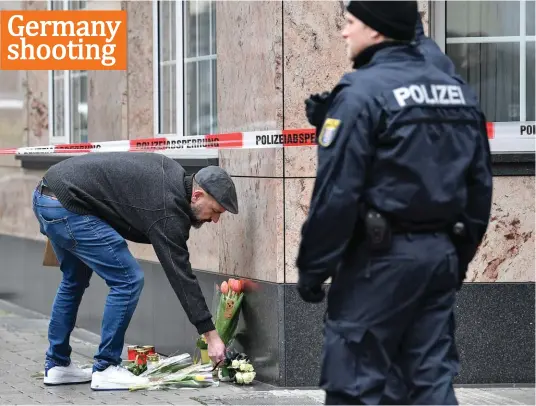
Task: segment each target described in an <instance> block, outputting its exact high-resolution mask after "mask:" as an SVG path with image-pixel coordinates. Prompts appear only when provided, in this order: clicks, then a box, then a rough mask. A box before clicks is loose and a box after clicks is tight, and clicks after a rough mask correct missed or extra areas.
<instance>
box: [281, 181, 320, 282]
mask: <svg viewBox="0 0 536 406" xmlns="http://www.w3.org/2000/svg"><path fill="white" fill-rule="evenodd" d="M314 182H315V179H314V178H297V179H285V282H286V283H296V282H297V281H298V271H297V269H296V256H297V255H298V248H299V245H300V241H301V228H302V225H303V222H304V221H305V219H306V218H307V213H308V212H309V205H310V202H311V194H312V192H313V187H314ZM327 238H328V237H327Z"/></svg>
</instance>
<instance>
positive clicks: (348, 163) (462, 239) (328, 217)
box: [297, 1, 492, 404]
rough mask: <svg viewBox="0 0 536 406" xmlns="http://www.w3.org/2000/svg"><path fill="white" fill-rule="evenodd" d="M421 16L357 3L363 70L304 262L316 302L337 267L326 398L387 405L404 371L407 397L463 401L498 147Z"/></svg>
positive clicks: (331, 153) (348, 78) (352, 48)
mask: <svg viewBox="0 0 536 406" xmlns="http://www.w3.org/2000/svg"><path fill="white" fill-rule="evenodd" d="M416 15H417V3H416V2H414V1H411V2H407V1H405V2H401V1H394V2H371V1H366V2H356V1H351V2H350V3H349V4H348V5H347V13H346V20H347V21H346V25H345V27H344V30H343V37H344V38H345V40H346V43H347V50H348V56H349V57H350V58H351V59H352V61H353V62H354V71H352V72H351V73H348V74H346V75H344V76H343V78H342V79H341V80H340V82H339V84H338V85H337V86H336V87H335V89H334V90H333V91H332V92H331V94H330V96H329V103H328V104H327V106H326V115H325V119H324V120H322V124H320V125H319V127H320V129H319V134H318V144H319V147H318V169H317V177H316V181H315V185H314V189H313V194H312V198H311V204H310V210H309V213H308V217H307V219H306V221H305V223H304V225H303V228H302V239H301V243H300V247H299V253H298V258H297V267H298V270H299V280H298V291H299V293H300V295H301V297H302V299H303V300H305V301H307V302H320V301H322V300H323V298H324V290H323V288H322V284H323V283H324V282H325V281H326V280H327V279H328V278H330V277H331V278H332V280H331V288H330V290H329V296H328V307H327V312H326V318H325V331H324V335H325V341H324V351H323V360H322V369H321V380H320V386H321V387H322V388H323V389H324V390H325V391H326V403H327V404H378V403H381V402H382V401H383V398H384V393H385V387H386V382H387V380H388V379H389V378H390V377H391V376H392V371H393V368H397V369H399V370H400V371H401V373H402V376H403V379H404V383H405V385H406V387H407V401H408V403H413V404H456V403H457V401H456V397H455V394H454V390H453V386H452V380H453V377H454V375H455V373H456V370H457V357H456V350H455V344H454V329H453V323H452V320H453V311H454V303H455V294H456V290H457V289H459V287H460V286H461V283H462V281H463V278H464V276H465V271H466V269H467V264H468V263H469V261H470V260H471V259H472V258H473V256H474V254H475V252H476V249H477V247H478V244H479V243H480V241H481V240H482V238H483V236H484V233H485V231H486V229H487V225H488V221H489V215H490V210H491V195H492V175H491V164H490V153H489V144H488V140H487V134H486V127H485V117H484V115H483V114H482V112H481V110H480V108H479V106H478V101H477V99H476V97H475V95H474V94H473V92H472V91H471V89H469V88H468V86H467V85H466V84H465V83H463V81H461V80H460V79H459V78H457V77H455V76H454V75H453V74H448V73H445V72H444V70H442V69H441V67H439V66H438V60H435V59H433V58H430V57H429V56H428V57H427V56H426V53H425V52H422V51H421V50H419V47H418V46H417V44H416V43H415V42H412V40H413V39H414V37H415V23H416V18H415V16H416ZM453 230H456V232H454V231H453Z"/></svg>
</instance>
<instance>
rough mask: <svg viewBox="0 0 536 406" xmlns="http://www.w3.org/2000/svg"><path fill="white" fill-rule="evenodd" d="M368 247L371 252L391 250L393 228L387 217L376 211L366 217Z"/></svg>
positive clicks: (370, 211) (369, 212) (368, 212)
mask: <svg viewBox="0 0 536 406" xmlns="http://www.w3.org/2000/svg"><path fill="white" fill-rule="evenodd" d="M365 230H366V235H367V245H368V247H369V249H370V250H371V251H387V250H388V249H389V248H391V235H392V233H391V227H390V225H389V222H388V221H387V219H386V218H385V217H383V216H382V215H381V214H380V213H378V212H377V211H375V210H368V211H367V213H366V215H365Z"/></svg>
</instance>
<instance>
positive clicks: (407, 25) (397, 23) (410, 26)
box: [346, 1, 418, 41]
mask: <svg viewBox="0 0 536 406" xmlns="http://www.w3.org/2000/svg"><path fill="white" fill-rule="evenodd" d="M346 9H347V10H348V12H349V13H350V14H352V15H354V16H355V17H356V18H357V19H358V20H361V21H362V22H363V23H364V24H365V25H368V26H369V27H370V28H372V29H373V30H375V31H378V32H379V33H380V34H382V35H385V36H386V37H388V38H391V39H394V40H399V41H411V40H413V38H414V36H415V25H416V23H417V18H416V16H417V13H418V7H417V2H416V1H350V2H349V3H348V5H347V6H346Z"/></svg>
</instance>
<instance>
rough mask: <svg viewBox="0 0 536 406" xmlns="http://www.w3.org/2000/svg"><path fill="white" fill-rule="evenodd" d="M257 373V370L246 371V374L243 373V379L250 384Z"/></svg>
mask: <svg viewBox="0 0 536 406" xmlns="http://www.w3.org/2000/svg"><path fill="white" fill-rule="evenodd" d="M255 375H256V373H255V372H244V374H243V375H242V380H243V381H244V383H245V384H246V385H248V384H250V383H251V382H253V380H254V379H255Z"/></svg>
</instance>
